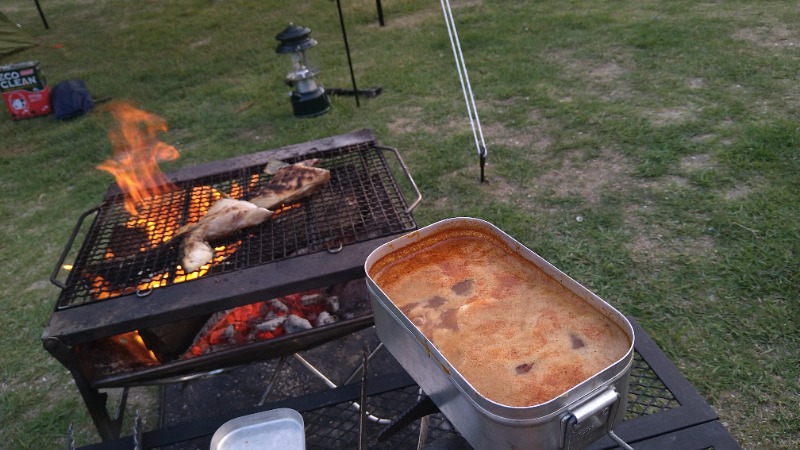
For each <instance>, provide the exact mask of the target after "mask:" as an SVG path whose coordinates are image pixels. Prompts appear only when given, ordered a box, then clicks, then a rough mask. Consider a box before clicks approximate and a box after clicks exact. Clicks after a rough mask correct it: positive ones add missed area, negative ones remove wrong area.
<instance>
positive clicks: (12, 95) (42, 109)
mask: <svg viewBox="0 0 800 450" xmlns="http://www.w3.org/2000/svg"><path fill="white" fill-rule="evenodd" d="M3 101H4V102H5V104H6V107H7V108H8V112H10V113H11V117H12V118H13V119H14V120H17V119H27V118H29V117H36V116H43V115H46V114H50V113H51V112H53V111H52V109H51V108H50V87H49V86H45V88H44V89H42V90H40V91H36V92H30V91H25V90H19V91H11V92H3Z"/></svg>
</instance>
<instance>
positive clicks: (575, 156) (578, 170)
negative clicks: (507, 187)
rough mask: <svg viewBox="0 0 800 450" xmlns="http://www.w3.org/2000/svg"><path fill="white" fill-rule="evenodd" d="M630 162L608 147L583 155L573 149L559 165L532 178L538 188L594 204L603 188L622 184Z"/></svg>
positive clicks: (619, 187)
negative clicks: (598, 151)
mask: <svg viewBox="0 0 800 450" xmlns="http://www.w3.org/2000/svg"><path fill="white" fill-rule="evenodd" d="M630 168H631V165H630V164H629V162H628V161H627V160H626V158H625V157H624V156H622V155H620V154H618V153H615V152H613V151H611V150H609V149H603V150H602V151H601V153H600V155H599V156H597V157H593V158H591V159H587V157H586V154H585V151H583V150H573V151H571V152H569V153H567V154H565V155H564V159H563V161H562V162H561V164H560V165H559V167H556V168H553V169H551V170H549V171H547V172H545V173H544V174H542V175H540V176H538V177H536V178H535V179H534V180H532V181H533V182H534V183H535V185H536V186H537V188H538V189H540V190H544V191H550V192H553V193H554V194H555V195H556V196H558V197H571V196H580V197H582V198H584V199H585V200H586V201H587V202H588V203H589V204H596V203H598V201H599V200H600V197H601V196H602V194H603V192H606V191H608V190H615V189H621V188H624V186H625V185H626V184H627V180H628V179H629V176H630V175H629V173H630Z"/></svg>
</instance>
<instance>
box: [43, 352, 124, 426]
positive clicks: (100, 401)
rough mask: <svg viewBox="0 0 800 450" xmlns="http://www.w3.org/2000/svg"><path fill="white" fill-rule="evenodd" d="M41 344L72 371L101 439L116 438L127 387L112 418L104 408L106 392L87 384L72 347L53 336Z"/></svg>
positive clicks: (120, 423)
mask: <svg viewBox="0 0 800 450" xmlns="http://www.w3.org/2000/svg"><path fill="white" fill-rule="evenodd" d="M43 345H44V348H45V349H46V350H47V351H48V352H50V354H51V355H53V357H54V358H56V359H57V360H58V361H59V362H60V363H61V364H62V365H63V366H64V367H66V368H67V369H68V370H69V371H70V373H72V378H73V379H75V385H76V386H78V391H79V392H80V393H81V397H83V402H84V403H85V404H86V408H87V409H88V410H89V414H90V415H91V416H92V421H93V422H94V426H95V427H96V428H97V432H98V433H99V434H100V438H101V439H102V440H103V441H109V440H111V439H116V438H118V437H119V435H120V429H121V428H122V418H123V416H124V413H125V403H126V401H127V398H128V395H127V394H128V389H127V388H126V389H124V391H123V394H122V399H121V400H120V405H119V409H118V411H117V414H116V417H114V418H112V417H111V415H109V414H108V409H106V404H107V403H108V394H106V393H104V392H100V391H98V390H97V389H95V388H93V387H92V386H91V384H89V380H87V379H86V375H85V374H84V373H83V371H82V370H81V365H80V363H79V362H78V359H77V358H76V357H75V353H74V352H73V351H72V349H70V348H69V347H67V346H66V345H64V343H63V342H61V340H59V339H58V338H54V337H48V338H46V339H44V342H43Z"/></svg>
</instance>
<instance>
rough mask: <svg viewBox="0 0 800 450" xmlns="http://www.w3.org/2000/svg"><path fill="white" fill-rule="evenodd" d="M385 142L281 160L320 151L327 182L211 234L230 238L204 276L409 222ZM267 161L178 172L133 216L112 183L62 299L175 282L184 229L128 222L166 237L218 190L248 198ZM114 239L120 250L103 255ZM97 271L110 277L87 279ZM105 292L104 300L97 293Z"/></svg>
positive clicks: (405, 227) (73, 302) (388, 231)
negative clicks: (249, 223) (252, 222)
mask: <svg viewBox="0 0 800 450" xmlns="http://www.w3.org/2000/svg"><path fill="white" fill-rule="evenodd" d="M380 148H381V147H379V146H377V145H376V144H375V142H374V141H370V142H361V143H356V144H352V145H348V146H344V147H336V148H332V149H326V150H318V151H312V152H310V153H308V154H305V155H302V156H296V157H292V158H286V159H283V161H284V162H287V163H290V164H291V163H296V162H299V161H301V160H303V159H312V158H314V159H317V158H318V159H320V163H319V167H323V168H326V169H328V170H330V172H331V181H330V182H329V183H327V185H326V186H325V187H324V188H323V189H322V190H321V191H320V192H317V193H316V194H314V195H313V196H311V197H310V198H308V199H305V200H303V201H302V203H300V204H299V206H298V207H294V208H289V209H288V210H286V211H285V212H284V211H279V212H278V213H277V214H276V215H275V216H274V217H273V218H272V219H270V220H267V221H265V222H264V223H263V224H261V225H259V226H256V227H250V228H248V229H246V230H241V231H238V232H235V233H231V234H230V235H229V236H227V237H225V238H222V239H219V240H216V241H214V242H213V244H215V246H218V245H225V246H226V247H228V248H232V251H231V252H230V257H228V258H226V259H225V260H224V261H223V262H221V263H218V264H214V265H212V266H211V268H210V269H209V270H208V272H207V273H206V274H204V275H203V278H208V277H212V276H216V275H220V274H224V273H230V272H233V271H237V270H242V269H247V268H250V267H254V266H258V265H263V264H268V263H272V262H275V261H279V260H283V259H287V258H291V257H296V256H298V255H302V254H308V253H315V252H320V251H325V250H331V249H336V248H339V247H342V246H345V245H350V244H353V243H356V242H363V241H366V240H370V239H374V238H376V237H383V236H387V235H394V234H397V233H401V232H406V231H410V230H413V229H414V228H415V227H416V225H415V223H414V220H413V218H412V217H411V216H410V214H408V213H407V212H406V209H407V208H408V206H407V204H406V203H405V199H404V198H403V197H402V195H401V194H400V192H399V189H398V188H397V185H396V183H395V182H394V179H393V178H392V177H391V175H390V173H389V167H388V165H387V161H386V159H385V158H384V155H383V153H382V152H381V151H380V150H379V149H380ZM265 164H266V162H265V161H262V162H261V163H259V164H255V165H252V166H248V167H243V168H240V169H236V170H233V171H228V172H221V173H216V174H213V175H208V176H203V177H198V178H192V179H189V180H185V181H173V182H174V184H175V189H174V190H172V191H171V192H168V193H166V194H162V195H159V196H156V197H154V198H152V199H151V200H150V201H149V202H148V206H149V207H148V208H141V211H140V215H139V216H137V217H136V218H133V217H131V216H130V215H129V214H128V213H127V212H126V211H125V210H124V207H123V204H124V195H122V194H121V193H119V192H116V191H115V190H112V191H111V192H110V193H109V195H107V196H106V199H105V200H104V201H103V203H102V204H101V205H100V207H99V208H96V210H97V215H96V217H95V219H94V221H93V222H92V224H91V228H90V230H89V232H88V234H87V236H86V239H85V240H84V241H83V245H82V246H81V249H80V252H79V253H78V256H77V258H76V260H75V264H74V267H73V269H72V270H71V271H70V273H69V276H68V278H67V282H66V284H65V285H63V289H62V291H61V294H60V295H59V299H58V302H57V305H56V308H57V309H65V308H72V307H77V306H81V305H84V304H91V303H96V302H99V301H109V300H114V299H115V298H118V297H124V296H126V295H130V294H133V293H136V294H137V295H140V294H141V292H140V291H139V290H138V289H137V286H139V285H141V284H142V283H147V282H148V281H150V280H152V279H153V278H154V277H156V276H160V277H163V279H164V280H165V281H164V282H165V283H166V286H165V287H168V286H172V285H175V284H176V283H174V282H173V280H174V279H175V278H176V272H177V266H178V264H180V260H179V253H180V242H181V240H182V238H180V237H177V238H173V239H171V240H168V241H167V242H165V243H161V244H151V241H150V238H149V237H148V236H146V233H145V232H144V231H143V230H141V229H138V228H134V229H132V228H128V227H126V222H129V221H132V220H134V221H135V220H138V221H139V222H142V223H147V224H152V228H153V231H152V234H153V235H154V236H155V237H156V238H158V239H161V238H164V237H165V236H166V237H169V236H170V234H171V233H173V232H174V231H175V230H177V229H178V228H179V227H181V226H184V225H187V224H190V223H195V222H197V221H198V220H199V219H200V218H201V217H202V216H203V212H202V211H201V210H200V209H199V208H200V207H201V206H205V207H206V208H207V207H208V206H210V205H211V204H213V202H214V201H215V200H214V198H215V197H214V193H216V198H219V196H220V194H219V193H223V194H229V193H231V192H236V194H238V195H235V196H234V198H240V199H243V200H249V199H250V198H251V197H252V196H253V195H255V194H256V193H257V192H258V191H259V190H260V188H261V187H263V186H264V185H265V184H267V183H268V181H269V176H267V175H264V174H263V173H262V170H263V168H264V165H265ZM114 187H115V186H114ZM192 198H195V199H202V200H195V201H192ZM343 201H347V203H348V205H343V204H342V202H343ZM146 247H149V248H147V249H145V250H144V251H143V250H142V248H146ZM112 248H113V249H114V250H115V252H114V253H119V254H120V255H121V257H119V258H112V259H109V258H107V257H106V253H107V252H108V251H109V249H112ZM117 249H118V250H117ZM92 277H98V278H100V279H103V280H104V281H103V282H100V281H91V280H90V278H92ZM115 280H119V281H115ZM193 281H194V280H191V281H187V282H193ZM178 284H179V283H178ZM159 289H161V288H159ZM99 296H103V298H104V299H103V300H98V299H97V297H99Z"/></svg>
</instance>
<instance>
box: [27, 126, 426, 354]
mask: <svg viewBox="0 0 800 450" xmlns="http://www.w3.org/2000/svg"><path fill="white" fill-rule="evenodd" d="M365 145H366V146H368V147H371V146H377V145H376V144H375V138H374V136H373V135H372V132H371V131H370V130H361V131H358V132H354V133H350V134H346V135H340V136H335V137H332V138H326V139H321V140H318V141H311V142H308V143H303V144H297V145H293V146H288V147H282V148H280V149H276V150H271V151H266V152H260V153H254V154H250V155H244V156H241V157H237V158H232V159H227V160H223V161H218V162H214V163H209V164H204V165H200V166H193V167H189V168H185V169H182V170H179V171H176V172H173V173H172V174H170V177H171V179H172V181H173V182H174V183H175V184H177V185H184V184H187V183H188V184H191V183H194V182H196V180H203V179H206V178H207V177H214V176H216V175H217V174H219V173H237V172H240V171H241V170H242V169H243V168H251V167H263V166H264V164H266V162H267V161H268V160H270V159H279V160H283V161H298V160H302V159H307V158H309V157H313V155H318V154H320V153H323V152H326V151H329V150H332V149H338V148H343V147H351V146H355V147H359V146H362V147H363V146H365ZM377 147H380V146H377ZM359 148H360V147H359ZM381 163H382V164H384V165H385V164H386V161H385V160H383V161H382V162H381ZM390 176H391V175H390ZM392 183H393V181H392ZM386 188H387V190H394V191H398V190H399V188H398V187H397V186H396V185H394V186H392V187H391V188H390V187H389V186H387V187H386ZM117 195H119V191H118V189H117V188H116V186H115V185H112V186H111V188H110V189H109V193H108V194H107V196H106V198H109V199H116V196H117ZM392 201H393V202H396V204H395V205H393V206H395V207H397V208H398V209H400V208H402V209H400V212H402V213H404V214H407V217H406V218H405V219H404V221H403V223H402V226H401V227H398V229H397V230H382V233H383V235H382V236H360V237H358V238H356V239H353V242H352V243H350V245H344V246H343V247H342V249H341V251H339V252H338V253H332V252H329V251H323V250H324V248H320V247H319V246H318V248H317V249H315V250H316V251H314V252H312V253H308V254H304V255H302V257H289V258H283V259H277V260H274V261H270V262H268V263H267V262H265V261H260V263H259V264H258V265H254V266H250V267H245V268H242V267H234V268H233V270H230V271H228V270H226V269H220V270H221V271H223V272H224V275H225V276H222V277H220V276H214V274H209V275H211V276H203V277H201V278H198V279H195V280H191V281H188V282H184V283H180V284H174V285H171V286H166V287H164V288H158V289H153V290H152V292H149V293H148V295H146V296H137V295H136V293H129V294H127V295H124V296H121V297H118V298H112V299H109V300H104V301H99V302H91V303H90V304H86V305H80V306H78V307H74V308H56V311H55V312H54V314H53V315H52V316H51V318H50V321H49V323H48V325H47V327H46V329H45V331H44V334H43V336H42V339H43V340H46V339H49V338H58V339H59V340H60V341H61V342H62V343H63V344H65V345H68V346H69V345H75V344H80V343H85V342H91V341H95V340H98V339H102V338H104V337H109V336H114V335H117V334H121V333H126V332H129V331H133V330H136V329H142V328H151V327H156V326H160V325H165V324H168V323H172V322H175V321H176V320H180V319H183V318H189V317H197V316H200V315H203V314H211V313H214V312H217V311H222V310H226V309H230V308H234V307H236V306H241V305H246V304H250V303H254V302H257V301H261V300H264V299H269V298H274V297H280V296H282V295H287V294H291V293H295V292H301V291H303V290H307V289H313V288H318V287H324V286H329V285H332V284H335V283H337V282H342V281H347V280H352V279H355V278H359V277H363V273H364V271H363V261H364V260H365V259H366V257H367V256H368V255H369V253H370V252H371V251H372V250H373V249H374V248H376V247H377V246H379V245H381V244H383V243H384V242H388V241H390V240H392V239H394V238H396V237H398V236H400V235H402V234H403V233H404V232H407V231H409V230H412V229H415V228H416V223H415V222H414V220H413V217H412V216H411V215H410V210H409V208H410V207H408V206H407V205H406V203H405V200H404V199H403V198H402V195H401V196H399V197H397V198H394V197H393V198H392ZM412 206H413V205H412ZM88 213H91V211H89V212H87V214H88ZM99 217H100V216H99V215H98V216H97V217H96V218H95V221H97V219H98V218H99ZM272 226H274V225H273V224H266V225H264V227H265V228H266V229H269V228H270V227H272ZM73 237H74V236H73ZM237 238H241V236H234V237H232V238H231V239H237ZM84 242H88V241H84ZM71 245H72V242H69V243H68V244H67V247H68V248H67V249H66V250H65V255H64V257H66V253H67V251H68V250H69V247H70V246H71ZM84 247H86V245H84ZM337 249H338V248H337ZM87 251H88V250H85V249H83V248H82V250H81V251H80V252H79V256H78V260H81V259H82V258H83V260H85V258H86V256H85V255H83V256H82V255H81V254H82V253H83V254H85V253H86V252H87ZM62 259H63V258H62ZM62 263H63V261H59V264H57V267H56V270H55V271H54V275H53V277H52V278H51V280H53V281H54V283H56V284H58V285H59V286H61V287H63V288H64V289H65V290H66V289H67V288H69V286H70V284H71V282H74V280H70V279H69V278H68V280H67V284H64V283H61V282H59V281H58V280H56V279H55V278H56V274H57V271H58V269H59V267H61V265H62ZM234 266H236V264H234ZM76 276H77V275H76ZM72 284H74V283H72ZM87 307H91V309H90V310H89V309H85V308H87Z"/></svg>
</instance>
